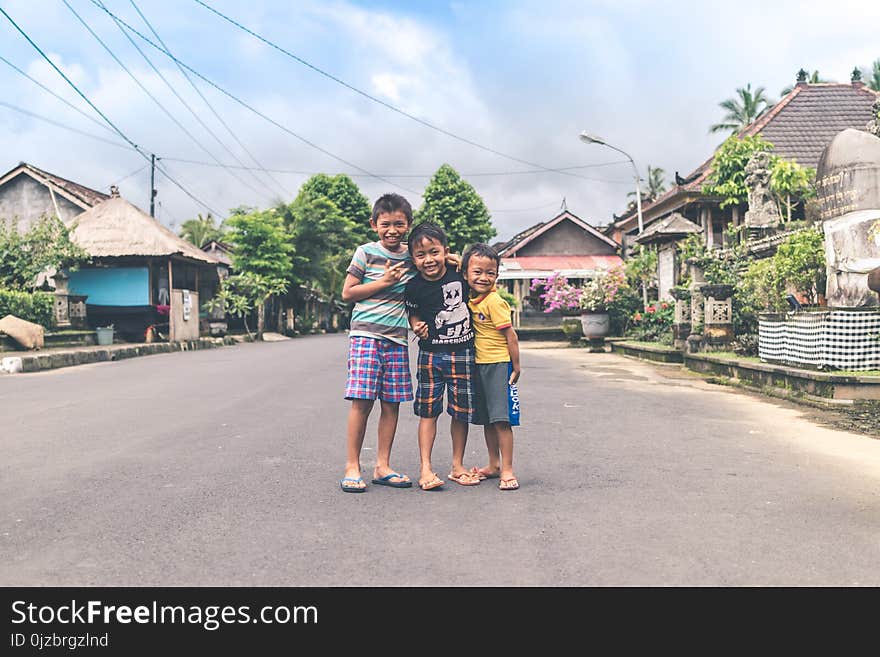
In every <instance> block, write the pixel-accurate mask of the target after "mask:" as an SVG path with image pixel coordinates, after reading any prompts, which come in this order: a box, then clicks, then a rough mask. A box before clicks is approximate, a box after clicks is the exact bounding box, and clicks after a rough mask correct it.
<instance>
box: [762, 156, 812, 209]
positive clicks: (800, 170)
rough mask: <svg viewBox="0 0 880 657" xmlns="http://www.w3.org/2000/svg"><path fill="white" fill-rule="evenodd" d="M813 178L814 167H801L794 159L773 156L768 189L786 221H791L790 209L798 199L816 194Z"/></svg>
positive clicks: (805, 198)
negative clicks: (775, 199)
mask: <svg viewBox="0 0 880 657" xmlns="http://www.w3.org/2000/svg"><path fill="white" fill-rule="evenodd" d="M815 180H816V171H815V169H810V168H809V167H802V166H801V165H800V164H798V163H797V162H795V161H794V160H786V159H783V158H781V157H777V158H774V160H773V167H772V168H771V170H770V191H772V192H773V193H774V194H775V195H776V198H777V200H778V203H779V205H780V209H781V210H784V212H783V214H784V215H785V218H786V221H791V210H792V208H793V207H794V206H795V205H797V203H798V202H799V201H806V200H807V199H810V198H812V197H813V196H815V195H816V191H815V188H814V187H813V184H814V182H815Z"/></svg>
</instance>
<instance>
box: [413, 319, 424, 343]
mask: <svg viewBox="0 0 880 657" xmlns="http://www.w3.org/2000/svg"><path fill="white" fill-rule="evenodd" d="M412 330H413V333H415V334H416V335H417V336H419V337H420V338H421V339H422V340H427V339H428V324H427V323H426V322H423V321H421V320H419V321H418V322H413V324H412Z"/></svg>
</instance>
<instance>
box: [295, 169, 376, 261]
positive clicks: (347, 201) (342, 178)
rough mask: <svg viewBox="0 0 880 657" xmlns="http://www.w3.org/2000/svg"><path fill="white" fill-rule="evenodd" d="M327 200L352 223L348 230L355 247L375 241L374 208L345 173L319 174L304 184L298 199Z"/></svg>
mask: <svg viewBox="0 0 880 657" xmlns="http://www.w3.org/2000/svg"><path fill="white" fill-rule="evenodd" d="M305 197H311V198H318V197H324V198H327V199H329V200H331V201H333V203H334V204H335V205H336V207H337V208H338V210H339V212H340V214H341V215H342V216H343V217H345V218H346V219H348V220H349V221H350V222H351V226H350V228H349V229H348V230H349V231H350V232H351V235H352V243H353V244H355V246H357V245H360V244H364V243H366V242H370V241H372V240H375V239H376V237H375V235H374V234H373V232H372V229H371V228H370V216H371V213H372V207H371V206H370V201H369V199H368V198H367V197H366V196H364V194H363V193H362V192H361V190H360V188H359V187H358V186H357V183H355V182H354V181H353V180H352V179H351V178H349V177H348V176H347V175H345V174H344V173H340V174H337V175H335V176H328V175H327V174H324V173H319V174H317V175H314V176H312V177H311V178H309V179H308V180H307V181H306V182H304V183H303V185H302V187H300V189H299V194H298V195H297V198H305Z"/></svg>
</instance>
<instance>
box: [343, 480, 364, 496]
mask: <svg viewBox="0 0 880 657" xmlns="http://www.w3.org/2000/svg"><path fill="white" fill-rule="evenodd" d="M363 480H364V479H363V477H358V478H357V479H355V478H354V477H346V478H345V479H342V480H341V481H340V482H339V487H340V488H342V490H343V491H345V492H346V493H363V492H364V491H365V490H367V487H366V486H364V487H363V488H360V487H358V486H346V485H345V482H346V481H353V482H354V483H358V482H360V481H363Z"/></svg>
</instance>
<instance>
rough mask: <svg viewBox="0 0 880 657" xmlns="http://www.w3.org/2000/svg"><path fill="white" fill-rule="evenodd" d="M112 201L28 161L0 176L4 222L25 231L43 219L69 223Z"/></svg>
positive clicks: (0, 204) (1, 217)
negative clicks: (47, 217)
mask: <svg viewBox="0 0 880 657" xmlns="http://www.w3.org/2000/svg"><path fill="white" fill-rule="evenodd" d="M108 198H110V197H109V196H108V195H107V194H104V193H102V192H99V191H96V190H94V189H90V188H88V187H85V186H83V185H80V184H78V183H75V182H72V181H70V180H67V179H66V178H62V177H61V176H57V175H55V174H54V173H49V172H48V171H43V170H42V169H38V168H37V167H35V166H33V165H32V164H27V163H26V162H21V163H19V165H18V166H16V167H14V168H12V169H10V170H9V171H7V172H6V173H4V174H3V175H2V176H0V219H5V220H7V221H9V222H10V223H13V224H14V225H15V226H16V228H17V229H18V230H19V232H25V231H26V230H28V228H30V227H31V225H32V224H33V223H34V222H35V221H36V220H38V219H39V218H40V217H43V216H57V217H58V218H60V219H61V221H63V222H64V223H65V224H68V225H69V224H70V223H71V222H72V221H73V219H74V217H76V216H77V215H79V214H82V213H83V212H85V211H86V210H89V209H91V208H93V207H95V206H96V205H97V204H98V203H101V202H102V201H106V200H107V199H108Z"/></svg>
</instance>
